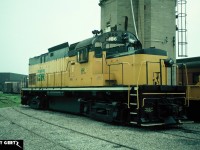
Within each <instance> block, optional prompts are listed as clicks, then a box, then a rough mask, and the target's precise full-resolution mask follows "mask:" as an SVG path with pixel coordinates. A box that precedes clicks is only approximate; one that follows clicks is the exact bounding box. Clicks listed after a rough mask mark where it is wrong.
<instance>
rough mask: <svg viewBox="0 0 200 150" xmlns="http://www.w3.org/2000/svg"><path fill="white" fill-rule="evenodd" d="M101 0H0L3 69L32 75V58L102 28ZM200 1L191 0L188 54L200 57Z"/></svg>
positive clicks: (188, 12) (1, 60)
mask: <svg viewBox="0 0 200 150" xmlns="http://www.w3.org/2000/svg"><path fill="white" fill-rule="evenodd" d="M98 2H99V0H0V56H1V57H0V72H13V73H20V74H28V59H29V58H30V57H33V56H37V55H40V54H42V53H46V52H47V49H48V48H50V47H52V46H55V45H58V44H61V43H64V42H67V41H68V42H69V44H72V43H74V42H77V41H80V40H83V39H85V38H89V37H91V36H92V33H91V31H92V30H94V29H98V30H99V29H100V7H99V6H98ZM199 6H200V0H188V4H187V14H188V15H187V29H188V55H189V57H196V56H200V46H199V45H200V41H199V39H200V38H199V35H200V19H199V15H200V9H199Z"/></svg>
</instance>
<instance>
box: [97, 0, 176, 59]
mask: <svg viewBox="0 0 200 150" xmlns="http://www.w3.org/2000/svg"><path fill="white" fill-rule="evenodd" d="M99 6H100V7H101V29H102V30H103V32H107V31H109V30H127V31H130V32H132V33H135V35H136V36H138V38H139V40H140V41H141V43H142V45H143V48H149V47H156V48H160V49H164V50H167V51H168V55H169V57H170V58H172V59H173V60H175V59H176V51H175V34H176V16H175V8H176V0H100V1H99Z"/></svg>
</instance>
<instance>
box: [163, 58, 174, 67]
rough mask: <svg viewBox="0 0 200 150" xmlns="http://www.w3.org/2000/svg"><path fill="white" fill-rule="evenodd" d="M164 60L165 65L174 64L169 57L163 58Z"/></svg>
mask: <svg viewBox="0 0 200 150" xmlns="http://www.w3.org/2000/svg"><path fill="white" fill-rule="evenodd" d="M164 62H165V65H166V67H171V66H172V65H173V64H174V61H173V59H171V58H169V59H165V60H164Z"/></svg>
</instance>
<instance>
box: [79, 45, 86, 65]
mask: <svg viewBox="0 0 200 150" xmlns="http://www.w3.org/2000/svg"><path fill="white" fill-rule="evenodd" d="M77 62H79V63H85V62H88V49H87V48H82V49H78V50H77Z"/></svg>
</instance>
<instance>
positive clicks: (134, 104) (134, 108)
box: [129, 89, 138, 125]
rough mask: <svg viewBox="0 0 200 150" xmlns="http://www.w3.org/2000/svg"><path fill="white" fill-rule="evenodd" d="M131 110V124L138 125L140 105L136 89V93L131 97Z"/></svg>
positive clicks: (131, 94)
mask: <svg viewBox="0 0 200 150" xmlns="http://www.w3.org/2000/svg"><path fill="white" fill-rule="evenodd" d="M129 96H130V97H129V98H130V101H129V108H130V124H135V125H137V124H138V104H137V89H136V90H135V89H134V93H130V95H129Z"/></svg>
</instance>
